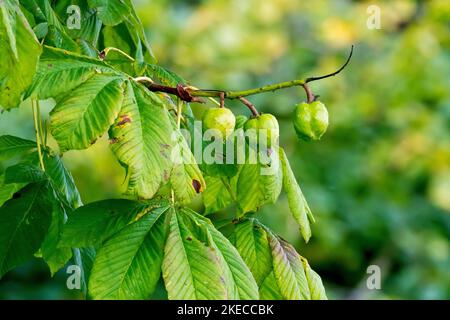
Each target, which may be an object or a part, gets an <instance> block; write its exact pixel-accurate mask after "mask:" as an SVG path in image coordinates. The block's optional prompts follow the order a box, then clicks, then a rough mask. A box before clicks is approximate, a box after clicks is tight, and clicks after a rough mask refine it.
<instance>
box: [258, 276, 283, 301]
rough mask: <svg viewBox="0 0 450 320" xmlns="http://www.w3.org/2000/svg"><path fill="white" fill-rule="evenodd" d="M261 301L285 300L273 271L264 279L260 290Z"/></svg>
mask: <svg viewBox="0 0 450 320" xmlns="http://www.w3.org/2000/svg"><path fill="white" fill-rule="evenodd" d="M259 295H260V298H261V300H283V295H282V294H281V292H280V289H279V288H278V283H277V280H276V279H275V275H274V274H273V271H272V272H270V273H269V275H268V276H267V277H266V278H265V279H264V281H263V283H262V284H261V286H260V288H259Z"/></svg>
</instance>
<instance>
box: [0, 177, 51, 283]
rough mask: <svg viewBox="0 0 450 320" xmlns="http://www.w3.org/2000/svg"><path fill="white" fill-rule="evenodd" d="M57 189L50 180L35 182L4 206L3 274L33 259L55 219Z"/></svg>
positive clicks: (0, 235) (0, 213) (0, 224)
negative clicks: (53, 211) (55, 190)
mask: <svg viewBox="0 0 450 320" xmlns="http://www.w3.org/2000/svg"><path fill="white" fill-rule="evenodd" d="M53 202H54V194H53V190H52V189H51V187H50V184H49V183H48V181H43V182H38V183H32V184H30V185H28V186H27V187H25V188H24V189H22V190H21V191H19V192H18V193H16V197H15V198H14V199H11V200H8V201H7V202H6V203H5V204H4V205H3V206H2V207H0V229H1V230H0V277H1V276H3V275H4V274H5V273H6V272H8V271H9V270H11V269H12V268H14V267H16V266H18V265H20V264H21V263H23V262H25V261H26V260H28V259H30V258H31V257H32V256H33V254H34V253H35V252H36V251H37V250H38V249H39V247H40V245H41V243H42V241H43V240H44V238H45V235H46V233H47V230H48V228H49V226H50V222H51V214H52V204H53Z"/></svg>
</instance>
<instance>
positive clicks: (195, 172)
mask: <svg viewBox="0 0 450 320" xmlns="http://www.w3.org/2000/svg"><path fill="white" fill-rule="evenodd" d="M173 130H174V131H173V136H175V138H174V139H173V140H175V141H174V143H175V148H176V149H174V150H173V152H172V156H173V162H174V164H173V168H172V171H171V173H170V179H169V182H168V183H167V184H166V185H165V186H164V187H163V190H160V191H159V192H158V195H166V196H169V197H170V194H171V191H172V190H173V192H174V195H175V201H176V202H177V203H181V204H187V203H189V202H190V201H191V200H192V199H193V198H194V197H195V196H196V195H197V194H199V193H201V192H203V190H205V179H204V178H203V175H202V172H201V171H200V169H199V167H198V165H197V163H196V161H195V157H194V155H193V154H192V152H191V150H190V149H189V146H188V144H187V142H186V140H185V139H184V137H183V135H182V134H181V132H180V131H179V130H177V128H176V127H175V126H174V128H173Z"/></svg>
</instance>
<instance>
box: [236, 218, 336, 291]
mask: <svg viewBox="0 0 450 320" xmlns="http://www.w3.org/2000/svg"><path fill="white" fill-rule="evenodd" d="M229 238H233V239H234V243H235V246H236V248H237V249H238V251H239V254H240V255H241V256H242V258H243V259H244V261H245V262H246V264H247V265H248V266H249V268H250V270H251V271H252V273H253V275H254V277H255V279H256V280H257V282H258V285H259V293H260V297H261V299H277V300H278V299H288V300H298V299H301V300H303V299H314V300H316V299H326V298H327V297H326V294H325V289H324V287H323V284H322V280H321V279H320V277H319V275H318V274H317V273H315V272H314V271H313V270H312V269H311V268H310V266H309V264H308V262H307V260H306V259H305V258H303V257H302V256H300V255H299V254H298V253H297V252H296V250H295V248H294V247H293V246H292V245H290V244H289V243H287V242H286V241H285V240H283V239H281V238H280V237H278V236H276V235H274V234H273V232H272V231H270V230H269V229H268V228H267V227H266V226H264V225H262V224H261V223H260V222H258V221H257V220H256V219H244V220H242V221H240V222H239V223H237V224H236V225H235V230H234V232H233V233H232V234H231V235H230V236H229Z"/></svg>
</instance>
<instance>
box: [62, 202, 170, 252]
mask: <svg viewBox="0 0 450 320" xmlns="http://www.w3.org/2000/svg"><path fill="white" fill-rule="evenodd" d="M163 204H164V203H159V202H154V203H153V202H151V203H144V202H138V201H132V200H125V199H110V200H102V201H98V202H93V203H89V204H87V205H84V206H82V207H79V208H78V209H76V210H75V211H73V212H72V213H71V214H69V219H68V221H67V223H66V225H65V226H64V231H63V234H62V239H61V243H62V244H64V245H66V246H70V247H88V246H97V245H100V244H102V243H103V242H104V241H105V240H106V239H108V238H109V237H111V236H112V235H113V234H115V233H117V232H118V231H119V230H121V229H122V228H124V227H125V226H126V225H128V224H129V223H131V222H132V221H134V220H136V219H138V218H140V217H142V216H143V215H145V214H146V213H148V212H150V211H151V210H153V209H155V208H156V207H159V206H161V205H163Z"/></svg>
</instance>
